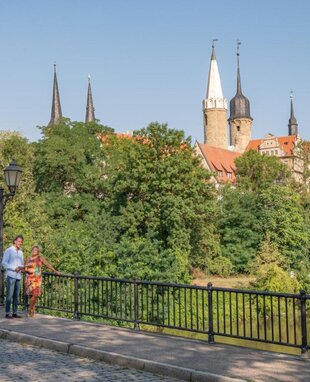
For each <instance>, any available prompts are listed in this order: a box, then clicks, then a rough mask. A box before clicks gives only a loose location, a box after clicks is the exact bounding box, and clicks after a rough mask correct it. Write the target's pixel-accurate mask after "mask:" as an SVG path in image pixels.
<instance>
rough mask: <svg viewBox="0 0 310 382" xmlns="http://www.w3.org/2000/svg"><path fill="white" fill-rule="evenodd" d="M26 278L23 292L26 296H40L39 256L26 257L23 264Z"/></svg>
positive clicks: (40, 268)
mask: <svg viewBox="0 0 310 382" xmlns="http://www.w3.org/2000/svg"><path fill="white" fill-rule="evenodd" d="M25 271H26V272H27V278H26V281H25V292H26V294H27V295H28V296H41V293H42V290H41V285H42V259H41V257H40V256H35V257H32V256H30V257H28V259H27V260H26V263H25Z"/></svg>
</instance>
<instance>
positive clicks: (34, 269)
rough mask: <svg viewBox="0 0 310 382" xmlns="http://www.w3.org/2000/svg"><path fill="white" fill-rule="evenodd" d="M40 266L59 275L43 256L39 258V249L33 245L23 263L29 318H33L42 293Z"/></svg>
mask: <svg viewBox="0 0 310 382" xmlns="http://www.w3.org/2000/svg"><path fill="white" fill-rule="evenodd" d="M42 265H45V266H46V267H47V268H48V269H50V270H51V271H52V272H55V273H56V274H57V275H59V274H60V273H59V272H57V271H56V269H55V268H54V267H53V266H52V265H51V264H49V263H48V262H47V261H46V260H45V258H44V257H43V256H41V254H40V247H39V246H37V245H35V246H34V247H32V249H31V256H30V257H28V259H27V260H26V263H25V273H26V274H27V277H26V281H25V293H26V294H27V295H28V296H29V297H30V304H29V308H28V314H29V316H30V317H34V315H35V305H36V302H37V298H38V297H39V296H41V293H42V291H41V284H42Z"/></svg>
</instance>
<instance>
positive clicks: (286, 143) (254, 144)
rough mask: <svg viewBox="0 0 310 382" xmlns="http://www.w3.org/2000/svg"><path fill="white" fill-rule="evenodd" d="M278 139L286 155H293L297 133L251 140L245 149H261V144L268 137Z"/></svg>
mask: <svg viewBox="0 0 310 382" xmlns="http://www.w3.org/2000/svg"><path fill="white" fill-rule="evenodd" d="M272 138H274V139H276V140H277V141H278V142H279V145H280V148H281V150H283V151H284V153H285V155H286V156H292V155H293V149H294V146H295V142H296V135H288V136H286V137H270V138H264V139H253V140H252V141H250V142H249V144H248V146H247V148H246V149H245V151H249V150H256V151H258V150H259V146H260V145H261V144H262V143H263V142H264V141H266V140H268V139H272Z"/></svg>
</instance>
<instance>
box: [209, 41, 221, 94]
mask: <svg viewBox="0 0 310 382" xmlns="http://www.w3.org/2000/svg"><path fill="white" fill-rule="evenodd" d="M206 98H207V99H208V98H223V92H222V85H221V79H220V73H219V69H218V66H217V61H216V56H215V49H214V44H213V45H212V54H211V63H210V69H209V78H208V88H207V96H206Z"/></svg>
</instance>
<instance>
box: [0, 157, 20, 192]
mask: <svg viewBox="0 0 310 382" xmlns="http://www.w3.org/2000/svg"><path fill="white" fill-rule="evenodd" d="M22 172H23V170H22V169H21V168H20V167H19V166H18V165H17V163H16V161H15V160H13V161H12V162H11V163H10V165H9V166H8V167H6V168H5V170H4V176H5V181H6V184H7V186H8V188H9V190H10V193H11V194H15V192H16V190H17V188H18V186H19V182H20V178H21V175H22Z"/></svg>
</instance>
